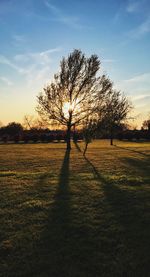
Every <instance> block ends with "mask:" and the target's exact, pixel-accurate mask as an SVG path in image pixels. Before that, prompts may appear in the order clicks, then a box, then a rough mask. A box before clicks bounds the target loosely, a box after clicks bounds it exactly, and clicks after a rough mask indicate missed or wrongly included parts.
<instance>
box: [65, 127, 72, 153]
mask: <svg viewBox="0 0 150 277" xmlns="http://www.w3.org/2000/svg"><path fill="white" fill-rule="evenodd" d="M66 139H67V150H70V149H71V124H68V126H67V138H66Z"/></svg>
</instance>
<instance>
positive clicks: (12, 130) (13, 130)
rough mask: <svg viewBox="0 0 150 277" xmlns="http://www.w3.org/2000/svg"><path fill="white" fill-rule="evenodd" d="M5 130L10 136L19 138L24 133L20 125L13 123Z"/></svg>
mask: <svg viewBox="0 0 150 277" xmlns="http://www.w3.org/2000/svg"><path fill="white" fill-rule="evenodd" d="M4 128H5V132H6V134H7V135H9V136H15V135H16V136H19V135H20V134H21V133H22V132H23V127H22V125H21V124H20V123H16V122H11V123H9V124H8V125H7V126H6V127H4Z"/></svg>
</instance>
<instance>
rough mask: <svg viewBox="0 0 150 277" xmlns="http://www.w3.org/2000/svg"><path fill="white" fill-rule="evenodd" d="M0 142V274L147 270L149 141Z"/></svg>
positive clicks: (96, 276)
mask: <svg viewBox="0 0 150 277" xmlns="http://www.w3.org/2000/svg"><path fill="white" fill-rule="evenodd" d="M82 147H83V145H82V143H79V144H78V145H73V149H72V150H71V152H70V153H69V152H66V151H65V144H63V143H60V144H56V143H55V144H35V145H33V144H29V145H15V144H14V145H13V144H12V145H0V239H1V242H0V256H1V258H0V276H2V277H10V276H11V277H30V276H31V277H32V276H33V277H34V276H35V277H55V276H60V277H82V276H83V277H91V276H92V277H101V276H102V277H103V276H108V277H113V276H114V277H117V276H118V277H124V276H125V277H126V276H127V277H128V276H135V277H137V276H139V277H146V276H149V257H150V247H149V241H150V201H149V200H150V190H149V187H150V143H128V142H117V146H113V147H111V146H109V143H108V142H107V141H95V142H94V143H92V144H91V145H90V146H89V149H88V151H87V156H86V158H84V157H83V155H82V153H81V152H80V149H82Z"/></svg>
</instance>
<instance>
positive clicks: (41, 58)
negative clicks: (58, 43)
mask: <svg viewBox="0 0 150 277" xmlns="http://www.w3.org/2000/svg"><path fill="white" fill-rule="evenodd" d="M60 51H61V47H56V48H52V49H48V50H45V51H42V52H31V53H25V54H19V55H16V56H15V57H14V60H15V61H16V62H23V63H26V62H29V61H30V62H33V63H38V64H43V65H44V64H46V63H49V62H50V60H51V57H50V56H51V54H53V53H55V52H60Z"/></svg>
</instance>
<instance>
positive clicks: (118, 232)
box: [84, 157, 150, 277]
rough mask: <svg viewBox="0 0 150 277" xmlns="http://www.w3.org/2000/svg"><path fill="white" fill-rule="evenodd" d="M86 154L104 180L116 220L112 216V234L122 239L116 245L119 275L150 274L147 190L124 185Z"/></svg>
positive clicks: (102, 182) (100, 178)
mask: <svg viewBox="0 0 150 277" xmlns="http://www.w3.org/2000/svg"><path fill="white" fill-rule="evenodd" d="M84 158H85V160H86V162H87V164H88V166H89V167H90V168H91V170H92V171H93V174H94V176H95V178H96V179H97V180H98V181H99V182H100V185H101V187H102V189H103V191H104V194H105V197H106V201H107V202H108V204H109V206H110V213H112V218H114V219H115V221H116V223H115V224H114V223H113V221H111V218H110V225H112V234H111V235H112V236H114V237H116V236H118V239H119V240H118V241H117V243H118V245H116V246H115V248H117V253H116V257H115V259H114V260H116V261H117V263H118V272H120V273H119V276H139V277H140V276H148V268H149V258H148V257H149V256H150V249H149V246H148V244H147V242H148V240H149V233H150V225H149V216H148V215H149V212H150V211H149V205H148V195H147V194H146V192H141V193H140V192H137V193H136V192H135V191H131V190H130V189H128V188H127V189H125V188H121V187H120V186H119V185H117V184H115V183H113V181H111V180H108V179H107V178H106V177H105V176H103V175H102V174H101V173H100V172H99V171H98V170H97V168H96V167H95V166H94V165H93V163H92V162H91V161H90V160H89V159H88V158H87V157H84ZM138 166H140V165H139V164H138ZM106 216H107V215H106ZM112 252H113V250H112ZM116 274H117V273H116Z"/></svg>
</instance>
